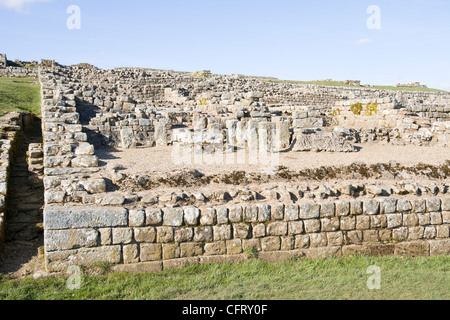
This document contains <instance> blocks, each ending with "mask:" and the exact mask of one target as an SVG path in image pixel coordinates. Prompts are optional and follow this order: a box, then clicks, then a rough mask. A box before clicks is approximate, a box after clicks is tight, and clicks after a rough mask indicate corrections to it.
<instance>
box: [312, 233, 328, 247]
mask: <svg viewBox="0 0 450 320" xmlns="http://www.w3.org/2000/svg"><path fill="white" fill-rule="evenodd" d="M310 241H311V243H310V246H311V248H319V247H326V246H327V244H328V239H327V235H326V233H314V234H311V235H310Z"/></svg>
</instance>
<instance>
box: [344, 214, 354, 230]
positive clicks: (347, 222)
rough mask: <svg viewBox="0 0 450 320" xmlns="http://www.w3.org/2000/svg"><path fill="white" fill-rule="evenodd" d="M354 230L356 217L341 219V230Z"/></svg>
mask: <svg viewBox="0 0 450 320" xmlns="http://www.w3.org/2000/svg"><path fill="white" fill-rule="evenodd" d="M355 229H356V217H342V218H341V230H343V231H350V230H355Z"/></svg>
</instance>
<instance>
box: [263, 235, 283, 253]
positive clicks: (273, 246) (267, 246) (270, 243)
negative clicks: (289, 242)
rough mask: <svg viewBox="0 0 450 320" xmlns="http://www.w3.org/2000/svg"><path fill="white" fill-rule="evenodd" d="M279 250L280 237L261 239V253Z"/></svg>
mask: <svg viewBox="0 0 450 320" xmlns="http://www.w3.org/2000/svg"><path fill="white" fill-rule="evenodd" d="M280 248H281V239H280V237H266V238H262V239H261V250H262V251H263V252H268V251H279V250H280Z"/></svg>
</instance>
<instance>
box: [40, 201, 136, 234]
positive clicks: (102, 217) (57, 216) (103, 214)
mask: <svg viewBox="0 0 450 320" xmlns="http://www.w3.org/2000/svg"><path fill="white" fill-rule="evenodd" d="M127 224H128V211H127V210H126V209H124V208H86V207H82V208H75V207H72V208H70V207H48V206H47V207H46V208H45V210H44V227H45V229H46V230H62V229H82V228H105V227H124V226H127Z"/></svg>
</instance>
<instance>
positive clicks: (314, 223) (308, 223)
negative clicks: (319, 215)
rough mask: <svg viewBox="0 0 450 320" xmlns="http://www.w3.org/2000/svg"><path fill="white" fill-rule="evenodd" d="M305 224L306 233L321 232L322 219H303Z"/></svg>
mask: <svg viewBox="0 0 450 320" xmlns="http://www.w3.org/2000/svg"><path fill="white" fill-rule="evenodd" d="M303 223H304V224H305V232H306V233H314V232H320V220H319V219H315V220H305V221H303Z"/></svg>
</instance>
